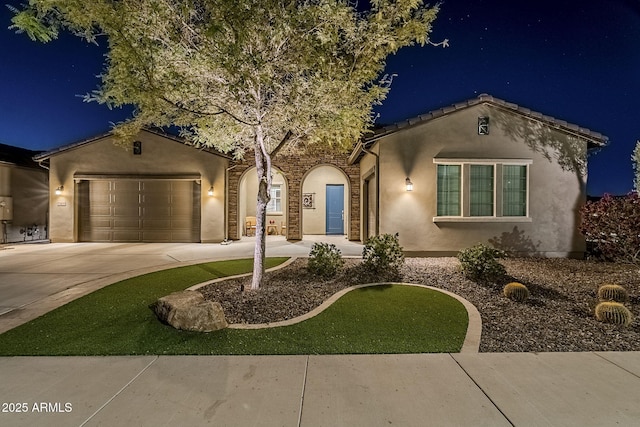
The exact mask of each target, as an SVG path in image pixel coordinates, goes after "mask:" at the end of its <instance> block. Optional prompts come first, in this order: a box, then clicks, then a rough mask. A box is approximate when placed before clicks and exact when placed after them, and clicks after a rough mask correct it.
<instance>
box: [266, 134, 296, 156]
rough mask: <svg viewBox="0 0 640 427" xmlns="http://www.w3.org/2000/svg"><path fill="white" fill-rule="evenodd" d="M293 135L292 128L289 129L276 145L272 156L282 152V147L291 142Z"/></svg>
mask: <svg viewBox="0 0 640 427" xmlns="http://www.w3.org/2000/svg"><path fill="white" fill-rule="evenodd" d="M292 136H293V132H291V131H290V130H289V131H287V134H286V135H285V136H284V138H282V141H280V143H279V144H278V145H277V146H276V148H274V149H273V150H272V151H271V157H275V156H276V155H277V154H278V153H279V152H280V150H281V149H282V147H284V146H285V145H286V143H287V142H289V140H290V139H291V137H292Z"/></svg>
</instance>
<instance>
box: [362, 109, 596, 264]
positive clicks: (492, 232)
mask: <svg viewBox="0 0 640 427" xmlns="http://www.w3.org/2000/svg"><path fill="white" fill-rule="evenodd" d="M479 116H489V117H490V134H489V135H478V130H477V124H478V117H479ZM521 120H522V119H521V118H520V117H519V116H516V115H513V116H510V115H507V116H505V115H504V112H499V114H498V113H497V112H496V111H495V110H493V109H492V108H489V107H486V106H482V105H478V106H475V107H471V108H468V109H465V110H461V111H457V112H455V113H452V114H449V115H447V116H443V117H441V118H437V119H433V120H431V121H428V122H425V123H423V124H420V125H417V126H414V127H410V128H407V129H405V130H401V131H398V132H395V133H393V134H391V135H389V136H387V137H385V138H382V139H381V140H379V141H378V142H377V143H376V145H375V146H374V148H377V149H378V150H379V153H380V169H379V174H380V190H379V197H380V203H379V222H380V233H396V232H398V233H399V234H400V244H401V245H402V246H403V247H404V249H405V251H407V253H408V254H409V255H452V254H455V253H456V252H457V251H459V250H461V249H463V248H466V247H469V246H472V245H474V244H476V243H488V242H489V243H492V244H493V245H494V246H496V247H501V248H504V249H508V250H511V251H513V252H519V253H527V254H533V253H535V254H540V255H546V256H582V254H583V252H584V250H585V243H584V239H583V238H582V236H581V235H580V234H579V232H578V231H577V225H578V222H579V209H580V206H582V204H583V203H584V201H585V197H586V195H585V183H586V177H584V178H580V177H579V176H578V174H577V173H576V172H573V171H563V170H562V169H561V167H560V166H559V165H558V164H557V162H556V161H555V158H556V157H557V153H556V152H555V151H554V150H546V154H545V153H544V152H534V150H532V149H531V148H530V147H529V146H528V145H527V144H526V143H525V142H524V139H523V137H524V136H523V135H518V133H517V132H510V134H509V135H508V134H507V133H506V132H505V131H504V129H520V125H521V124H522V123H521V122H520V121H521ZM542 134H544V135H546V136H547V137H548V138H550V139H553V140H554V142H558V141H564V140H565V139H566V135H562V134H559V133H558V132H556V131H551V132H546V133H542ZM521 136H522V137H521ZM538 142H542V143H544V142H545V141H538ZM584 147H586V142H584ZM547 157H549V158H547ZM434 158H439V159H459V160H461V161H462V160H465V159H478V160H480V159H487V160H496V161H498V162H499V161H500V160H514V159H517V160H526V161H527V162H528V163H529V184H528V191H529V204H528V205H529V216H528V217H526V218H521V217H502V218H499V217H496V218H489V219H482V218H463V219H455V220H449V221H446V222H445V221H437V220H436V221H435V222H434V217H436V216H437V215H436V213H437V212H436V207H437V203H436V191H437V166H436V164H435V163H434ZM373 161H374V156H372V155H366V156H365V157H364V158H363V159H362V160H361V163H360V164H361V170H362V171H363V173H365V172H364V171H366V170H367V169H368V168H369V167H370V166H369V165H371V164H372V162H373ZM407 177H409V178H410V179H411V181H412V182H413V191H406V187H405V179H406V178H407Z"/></svg>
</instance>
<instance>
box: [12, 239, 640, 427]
mask: <svg viewBox="0 0 640 427" xmlns="http://www.w3.org/2000/svg"><path fill="white" fill-rule="evenodd" d="M323 237H324V236H323ZM312 243H313V241H312V240H309V241H303V242H299V243H296V244H291V243H287V242H286V241H284V240H273V239H272V240H270V241H269V245H268V249H267V254H268V255H269V256H276V255H295V256H306V255H307V254H308V252H309V248H310V246H311V244H312ZM337 243H339V244H340V245H341V249H342V252H343V254H345V255H359V254H360V252H361V246H360V245H356V244H354V243H351V242H347V241H346V240H343V241H337ZM0 249H2V250H0V305H1V306H2V307H3V308H2V310H0V313H1V312H3V311H4V313H5V314H4V315H1V316H0V327H5V328H6V327H7V326H8V324H9V323H11V322H14V323H15V322H16V321H17V320H20V319H21V317H23V316H25V315H27V314H28V315H33V314H34V313H35V312H36V311H37V310H36V308H37V309H39V310H47V307H52V306H56V305H59V304H60V303H61V302H62V301H63V300H64V299H65V298H66V299H73V298H75V297H77V295H80V294H82V293H83V292H90V291H91V290H92V289H95V288H97V287H100V286H105V285H106V284H108V283H113V282H115V281H117V280H121V279H122V278H125V277H130V276H133V275H137V274H141V273H143V272H146V271H152V270H157V269H161V268H171V267H175V266H179V265H184V264H188V263H196V262H205V261H207V260H213V259H223V258H238V257H246V256H250V254H251V249H252V242H251V241H243V242H236V243H233V244H231V245H229V246H220V245H186V244H184V245H183V244H170V245H153V244H150V245H119V244H112V245H105V244H93V243H90V244H40V245H16V246H8V247H7V246H5V247H2V248H0ZM247 251H248V252H247ZM49 309H50V308H49ZM27 317H28V316H27ZM11 319H13V320H11ZM0 405H1V406H0V426H39V425H46V426H98V425H105V426H111V425H118V426H164V425H166V426H174V425H185V426H186V425H188V426H200V425H214V426H350V427H352V426H390V425H396V426H635V425H640V352H626V353H541V354H536V353H502V354H486V353H485V354H478V353H475V354H473V353H460V354H412V355H344V356H132V357H8V358H0ZM19 411H21V412H19Z"/></svg>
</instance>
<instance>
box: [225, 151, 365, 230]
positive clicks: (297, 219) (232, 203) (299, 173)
mask: <svg viewBox="0 0 640 427" xmlns="http://www.w3.org/2000/svg"><path fill="white" fill-rule="evenodd" d="M247 157H249V156H247ZM272 165H273V166H274V167H276V168H278V169H280V171H282V173H283V175H284V177H285V178H286V180H287V191H288V193H287V194H288V197H287V205H288V206H287V240H301V239H302V223H301V218H302V181H303V179H304V177H305V176H306V174H307V173H308V172H309V171H310V170H311V169H312V168H314V167H316V166H321V165H331V166H335V167H337V168H338V169H340V170H342V171H343V172H344V174H345V175H346V176H347V179H348V181H349V189H348V191H350V192H351V194H350V198H349V200H350V203H349V208H348V209H349V222H350V223H349V228H348V230H347V233H348V238H349V240H357V241H359V240H360V165H359V164H355V165H348V164H347V155H346V154H345V155H341V154H336V153H324V154H313V155H309V154H307V155H291V154H278V155H276V156H275V157H274V158H273V159H272ZM254 166H255V160H254V159H245V160H244V161H242V162H238V163H236V164H235V165H233V166H232V167H233V169H231V170H230V171H229V182H228V185H229V194H228V197H229V213H228V235H229V238H231V239H237V238H238V236H239V235H240V233H239V228H238V227H239V224H238V209H239V202H238V190H239V188H240V178H241V177H242V174H243V173H244V172H245V171H246V170H247V169H249V168H252V167H254Z"/></svg>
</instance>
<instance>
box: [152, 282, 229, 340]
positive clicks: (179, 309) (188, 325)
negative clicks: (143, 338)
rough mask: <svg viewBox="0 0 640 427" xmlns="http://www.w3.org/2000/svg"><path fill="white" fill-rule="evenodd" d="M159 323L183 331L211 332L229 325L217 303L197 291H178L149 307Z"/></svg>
mask: <svg viewBox="0 0 640 427" xmlns="http://www.w3.org/2000/svg"><path fill="white" fill-rule="evenodd" d="M151 309H152V310H153V311H154V312H155V313H156V316H158V319H160V321H162V322H164V323H167V324H169V325H171V326H173V327H174V328H176V329H183V330H185V331H199V332H211V331H217V330H219V329H224V328H226V327H227V326H228V325H229V324H228V323H227V320H226V319H225V318H224V312H223V311H222V306H221V305H220V303H219V302H214V301H207V300H205V299H204V297H203V296H202V294H201V293H200V292H197V291H180V292H174V293H172V294H169V295H167V296H166V297H162V298H160V299H159V300H158V301H156V302H155V303H154V304H152V305H151Z"/></svg>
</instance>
